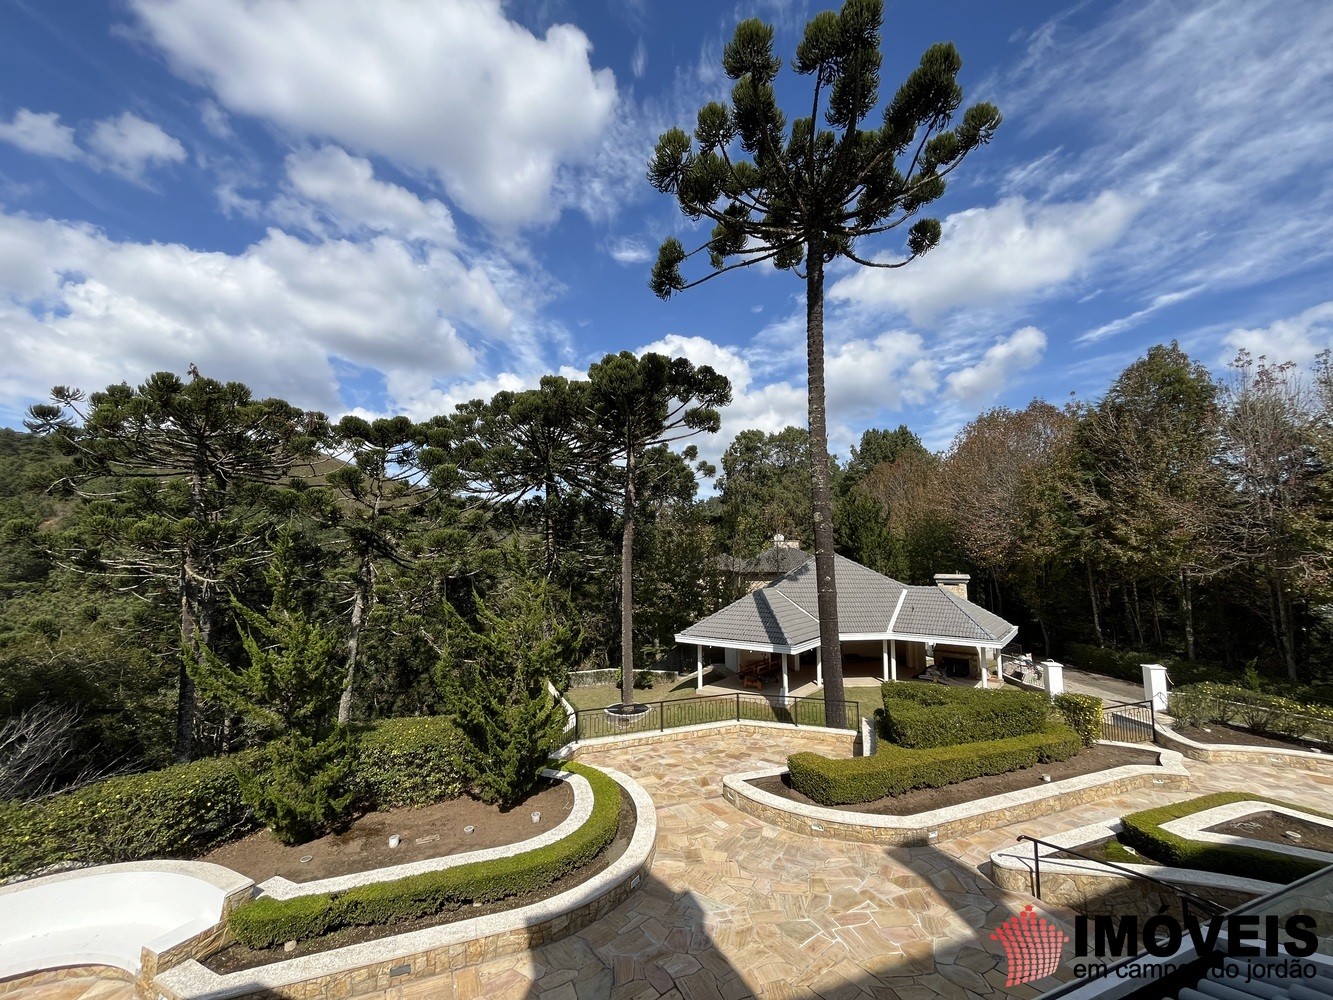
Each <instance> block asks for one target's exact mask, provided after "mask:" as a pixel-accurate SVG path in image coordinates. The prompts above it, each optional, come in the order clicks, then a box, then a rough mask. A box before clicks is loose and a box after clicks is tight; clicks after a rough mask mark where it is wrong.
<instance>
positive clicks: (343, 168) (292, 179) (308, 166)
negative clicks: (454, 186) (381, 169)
mask: <svg viewBox="0 0 1333 1000" xmlns="http://www.w3.org/2000/svg"><path fill="white" fill-rule="evenodd" d="M286 168H287V187H288V193H287V194H285V195H283V196H281V197H279V198H278V199H276V200H275V201H274V203H273V204H272V205H271V206H270V211H271V212H272V213H273V214H274V216H275V217H276V218H277V219H279V220H280V221H283V222H289V223H296V224H298V225H300V226H301V227H302V228H304V229H306V230H307V231H309V232H316V233H334V234H338V235H347V236H363V235H366V234H375V233H388V234H391V235H393V236H397V237H400V238H402V239H407V240H424V241H427V242H430V243H434V244H435V245H437V246H446V247H447V246H455V245H456V244H457V242H458V233H457V231H456V230H455V228H454V218H453V215H452V214H451V213H450V211H449V209H448V207H447V206H445V204H444V203H443V202H441V201H438V200H436V199H433V198H432V199H424V198H421V197H419V196H417V195H416V194H414V193H413V192H411V191H409V190H408V189H407V188H405V187H402V186H401V185H398V184H391V183H388V182H386V181H382V180H378V179H377V178H376V177H375V171H374V168H373V167H372V166H371V164H370V161H369V160H366V159H363V158H361V157H358V156H352V155H350V154H349V153H348V152H347V151H346V150H343V149H339V148H338V147H337V146H324V147H321V148H319V149H311V150H305V151H302V152H298V153H292V154H291V155H289V156H288V157H287V161H286Z"/></svg>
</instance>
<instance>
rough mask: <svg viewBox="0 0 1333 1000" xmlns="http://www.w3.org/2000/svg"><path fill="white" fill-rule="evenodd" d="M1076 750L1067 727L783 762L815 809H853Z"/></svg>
mask: <svg viewBox="0 0 1333 1000" xmlns="http://www.w3.org/2000/svg"><path fill="white" fill-rule="evenodd" d="M1081 748H1082V744H1081V742H1080V741H1079V737H1078V734H1077V733H1075V732H1074V731H1073V730H1072V729H1070V728H1069V727H1068V726H1064V725H1053V726H1049V727H1048V728H1047V729H1045V730H1043V731H1042V732H1039V733H1028V734H1027V735H1024V736H1011V737H1009V738H1007V739H1002V740H986V741H983V742H979V743H960V744H957V745H955V746H949V747H934V748H931V749H925V750H913V749H909V748H907V747H899V746H894V745H893V744H891V743H880V745H879V749H878V750H877V751H876V752H875V753H874V754H873V755H872V756H870V757H853V758H852V759H850V760H832V759H830V758H828V757H822V756H820V755H819V754H816V753H808V752H806V753H795V754H792V755H791V756H790V757H788V758H787V770H788V771H789V772H790V774H791V784H792V787H793V788H795V789H796V790H797V791H798V792H800V793H801V794H802V795H805V796H807V797H808V798H811V799H813V800H814V801H816V802H818V803H819V804H820V805H825V806H838V805H853V804H856V803H860V802H873V801H874V800H875V799H882V798H884V797H885V796H886V795H902V794H903V793H904V792H910V791H911V790H912V789H914V788H939V787H941V786H943V785H952V784H954V783H956V782H959V781H967V780H968V779H969V778H980V777H983V776H985V775H988V774H1006V773H1008V772H1009V771H1017V770H1019V769H1020V768H1024V767H1032V766H1033V765H1035V764H1042V763H1048V762H1050V761H1055V760H1068V759H1069V758H1070V757H1073V756H1074V755H1075V754H1077V753H1078V752H1079V750H1080V749H1081Z"/></svg>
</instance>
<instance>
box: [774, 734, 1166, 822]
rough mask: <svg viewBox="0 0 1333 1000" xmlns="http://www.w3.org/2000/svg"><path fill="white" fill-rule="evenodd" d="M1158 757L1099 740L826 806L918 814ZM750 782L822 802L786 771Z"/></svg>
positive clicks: (785, 794)
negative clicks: (1022, 762) (1047, 757)
mask: <svg viewBox="0 0 1333 1000" xmlns="http://www.w3.org/2000/svg"><path fill="white" fill-rule="evenodd" d="M1157 759H1158V751H1156V750H1140V749H1138V748H1132V747H1125V746H1112V745H1098V746H1094V747H1089V748H1088V749H1086V750H1084V751H1082V752H1081V753H1079V754H1078V755H1076V756H1074V757H1071V758H1070V759H1069V760H1064V761H1051V762H1050V763H1046V764H1038V765H1036V766H1035V767H1029V768H1022V769H1019V770H1016V771H1009V772H1008V773H1006V774H993V775H986V776H983V777H980V778H970V779H968V780H966V781H960V782H956V783H955V784H951V785H944V786H942V787H940V788H919V789H915V790H913V791H910V792H905V793H903V794H901V795H888V796H885V797H884V798H881V799H876V800H874V801H872V802H862V803H857V804H851V805H840V806H827V807H823V808H831V809H836V810H839V811H844V812H853V813H870V814H873V815H878V816H914V815H916V814H918V813H924V812H933V811H934V810H936V809H947V808H950V807H952V806H958V805H965V804H967V803H970V802H975V801H976V800H978V799H983V798H989V797H991V796H995V795H1003V794H1005V793H1007V792H1014V791H1019V790H1021V789H1025V788H1033V787H1036V786H1040V785H1045V784H1046V782H1044V781H1042V780H1041V776H1042V775H1050V777H1051V783H1052V784H1053V783H1055V782H1057V781H1061V780H1063V779H1065V778H1075V777H1080V776H1082V775H1087V774H1096V773H1098V772H1100V771H1106V770H1109V769H1111V768H1114V767H1124V766H1126V765H1132V764H1140V765H1145V764H1146V765H1155V764H1156V763H1157ZM749 784H751V785H753V786H754V787H755V788H757V789H759V790H760V791H763V792H768V793H769V794H771V795H777V796H779V797H781V798H785V799H788V800H789V801H792V802H796V803H799V804H801V805H810V806H817V805H819V803H817V802H815V801H814V800H813V799H810V798H808V797H806V796H805V795H802V794H801V793H800V792H798V791H796V789H794V788H792V786H791V778H790V775H789V774H787V773H786V772H784V773H782V774H778V775H771V776H768V777H764V778H758V779H754V780H752V781H750V782H749Z"/></svg>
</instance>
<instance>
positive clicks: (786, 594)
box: [677, 550, 1014, 647]
mask: <svg viewBox="0 0 1333 1000" xmlns="http://www.w3.org/2000/svg"><path fill="white" fill-rule="evenodd" d="M788 551H795V550H788ZM833 558H834V567H835V569H834V572H835V573H836V574H837V578H838V630H839V632H840V633H841V634H842V635H844V636H847V635H887V634H890V633H892V634H894V635H914V636H924V637H928V638H931V639H940V640H944V641H953V642H999V641H1001V640H1007V639H1008V638H1010V637H1011V635H1012V633H1013V632H1014V626H1012V625H1010V624H1009V623H1008V622H1006V621H1005V620H1004V619H1003V618H1001V617H999V616H998V615H995V614H992V613H991V612H989V611H987V610H986V609H985V608H983V607H981V606H980V605H977V604H973V603H972V602H971V601H968V600H965V599H963V598H961V597H959V596H957V595H956V594H953V593H950V592H949V591H946V590H943V589H941V588H939V587H909V586H907V585H906V584H902V583H899V582H898V581H897V580H893V579H890V578H889V577H887V576H884V575H882V574H880V573H876V572H875V571H874V570H871V569H867V568H866V567H865V566H862V565H861V564H860V563H857V562H853V561H852V560H851V559H847V558H844V557H843V556H834V557H833ZM904 593H905V594H906V596H905V597H903V595H904ZM899 598H902V607H901V610H899V611H898V615H897V618H896V619H895V618H894V611H895V609H898V607H899ZM818 617H819V603H818V598H817V595H816V589H815V561H814V557H813V556H810V555H808V554H805V558H804V560H803V562H802V563H801V565H799V566H797V567H796V568H795V569H793V570H791V571H790V572H788V573H787V574H785V575H784V576H781V577H779V578H778V579H776V580H774V581H773V582H772V583H769V584H768V585H767V586H764V587H761V588H760V589H758V590H756V591H753V592H752V593H749V594H746V595H745V596H744V597H742V598H741V599H740V600H739V601H736V602H735V603H734V604H730V605H728V606H727V607H725V608H723V609H722V610H721V611H719V612H717V613H716V614H713V615H710V616H708V617H707V618H705V619H703V620H702V621H699V622H696V623H695V624H693V625H691V626H690V627H689V628H687V629H685V630H684V631H683V632H681V633H680V634H679V635H678V636H677V639H679V640H680V641H681V642H702V643H704V644H705V645H707V644H710V643H715V644H727V645H734V644H738V643H745V642H753V643H756V644H757V645H761V646H789V647H794V646H802V645H805V644H806V643H809V642H812V641H814V640H815V639H817V638H818V637H819V622H818ZM891 625H892V629H890V626H891Z"/></svg>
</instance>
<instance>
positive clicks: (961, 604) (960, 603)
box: [936, 587, 1000, 634]
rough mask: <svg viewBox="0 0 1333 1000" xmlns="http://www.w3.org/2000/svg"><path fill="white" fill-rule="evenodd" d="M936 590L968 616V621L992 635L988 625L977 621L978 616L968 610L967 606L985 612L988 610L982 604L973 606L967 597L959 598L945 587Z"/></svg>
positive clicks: (997, 616)
mask: <svg viewBox="0 0 1333 1000" xmlns="http://www.w3.org/2000/svg"><path fill="white" fill-rule="evenodd" d="M936 589H937V590H939V592H940V593H941V594H943V595H944V596H945V597H947V598H948V599H949V600H951V601H953V603H954V606H955V607H957V608H958V610H959V611H961V612H962V613H963V614H965V615H967V620H968V621H970V622H971V623H972V624H973V625H975V626H976V627H977V628H979V629H981V631H983V632H985V633H987V634H990V632H991V629H990V628H989V627H987V626H986V625H984V624H982V623H981V622H980V621H979V620H978V619H977V617H976V615H974V614H972V612H971V611H969V610H968V609H967V606H971V607H974V608H980V609H981V610H982V611H985V610H986V609H985V608H982V607H981V605H980V604H973V603H972V602H971V601H969V600H968V599H967V598H966V597H959V596H958V595H957V594H955V593H954V592H953V591H952V590H945V589H944V588H943V587H937V588H936ZM995 617H996V618H999V617H1000V616H999V615H996V616H995Z"/></svg>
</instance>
